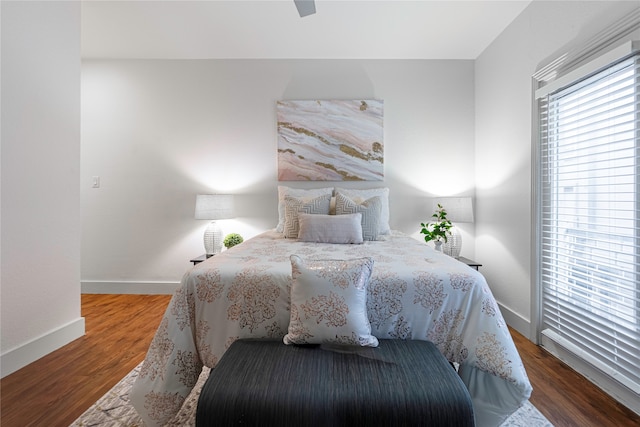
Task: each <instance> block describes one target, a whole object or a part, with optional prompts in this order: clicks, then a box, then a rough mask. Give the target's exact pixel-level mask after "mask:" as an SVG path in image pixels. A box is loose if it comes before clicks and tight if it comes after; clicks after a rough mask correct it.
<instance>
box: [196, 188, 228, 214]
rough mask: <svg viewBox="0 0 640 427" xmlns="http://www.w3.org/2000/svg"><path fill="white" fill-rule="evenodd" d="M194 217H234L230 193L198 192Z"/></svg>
mask: <svg viewBox="0 0 640 427" xmlns="http://www.w3.org/2000/svg"><path fill="white" fill-rule="evenodd" d="M195 217H196V219H212V220H216V219H229V218H233V217H234V203H233V195H232V194H198V195H197V197H196V213H195Z"/></svg>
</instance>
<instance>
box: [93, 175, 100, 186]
mask: <svg viewBox="0 0 640 427" xmlns="http://www.w3.org/2000/svg"><path fill="white" fill-rule="evenodd" d="M91 188H100V177H99V176H93V177H91Z"/></svg>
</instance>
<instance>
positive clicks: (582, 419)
mask: <svg viewBox="0 0 640 427" xmlns="http://www.w3.org/2000/svg"><path fill="white" fill-rule="evenodd" d="M169 299H170V296H168V295H82V315H83V316H84V317H85V322H86V331H87V333H86V335H85V336H84V337H82V338H79V339H77V340H75V341H73V342H72V343H70V344H68V345H66V346H65V347H63V348H61V349H59V350H57V351H55V352H53V353H52V354H49V355H47V356H45V357H43V358H42V359H40V360H38V361H36V362H34V363H32V364H30V365H29V366H26V367H25V368H23V369H21V370H19V371H17V372H15V373H13V374H11V375H8V376H7V377H5V378H3V379H2V380H1V381H0V388H1V400H0V410H1V412H2V415H1V420H0V425H2V427H26V426H47V427H55V426H61V427H67V426H69V424H71V423H72V422H73V421H74V420H75V419H76V418H77V417H78V416H80V415H81V414H82V413H83V412H84V411H85V410H86V409H87V408H89V406H91V405H92V404H93V403H94V402H95V401H96V400H98V398H100V397H101V396H102V395H103V394H104V393H106V392H107V391H108V390H109V389H110V388H111V387H113V386H114V385H115V384H116V383H117V382H118V381H119V380H120V379H121V378H122V377H124V376H125V375H126V374H127V373H128V372H129V371H130V370H131V369H133V368H134V367H135V366H136V365H137V364H138V363H139V362H140V361H141V360H142V359H143V358H144V355H145V354H146V351H147V348H148V346H149V343H150V342H151V339H152V338H153V334H154V333H155V330H156V328H157V326H158V324H159V323H160V320H161V318H162V315H163V314H164V311H165V308H166V306H167V304H168V302H169ZM512 335H513V337H514V341H515V343H516V346H517V347H518V350H519V352H520V355H521V357H522V360H523V362H524V364H525V367H526V369H527V373H528V375H529V379H530V380H531V383H532V385H533V388H534V391H533V394H532V396H531V402H532V403H533V404H534V405H535V406H536V407H537V408H538V409H539V410H540V412H542V413H543V414H544V415H545V416H546V417H547V418H548V419H549V421H551V422H552V423H553V424H554V425H555V426H556V427H573V426H576V427H577V426H580V427H627V426H629V427H631V426H640V416H638V415H635V414H634V413H633V412H631V411H629V410H628V409H626V408H624V407H623V406H621V405H619V404H617V403H616V402H615V401H614V400H613V399H611V398H610V397H609V396H607V395H606V394H605V393H603V392H601V391H600V390H599V389H598V388H596V387H595V386H593V385H592V384H591V383H590V382H588V381H587V380H586V379H584V378H583V377H582V376H580V375H578V374H577V373H575V372H574V371H573V370H571V369H570V368H568V367H567V366H566V365H564V364H563V363H562V362H560V361H559V360H557V359H556V358H554V357H553V356H551V355H549V354H548V353H546V352H545V351H544V350H542V349H541V348H539V347H537V346H535V345H534V344H532V343H531V342H530V341H528V340H527V339H525V338H524V337H523V336H522V335H520V334H518V333H517V332H515V331H512Z"/></svg>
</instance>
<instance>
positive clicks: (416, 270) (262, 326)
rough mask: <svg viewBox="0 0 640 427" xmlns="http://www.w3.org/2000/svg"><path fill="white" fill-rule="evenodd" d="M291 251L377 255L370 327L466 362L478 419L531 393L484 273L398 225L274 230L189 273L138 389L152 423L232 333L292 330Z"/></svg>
mask: <svg viewBox="0 0 640 427" xmlns="http://www.w3.org/2000/svg"><path fill="white" fill-rule="evenodd" d="M292 254H297V255H299V256H301V257H303V258H315V259H349V258H358V257H372V258H373V259H374V260H375V264H374V267H373V274H372V277H371V282H370V284H369V290H368V297H367V298H368V299H367V311H368V314H369V320H370V322H371V328H372V333H373V335H374V336H376V337H378V338H395V339H415V340H429V341H432V342H434V343H435V344H436V346H437V347H438V349H439V350H440V351H441V352H442V354H443V355H444V356H445V357H446V358H447V359H448V360H449V361H450V362H456V363H459V364H460V369H459V373H460V376H461V378H462V380H463V381H464V383H465V384H466V385H467V387H468V388H469V392H470V394H471V397H472V400H473V404H474V411H475V414H476V423H477V425H479V426H497V425H499V424H500V423H501V422H502V421H503V420H504V419H506V418H507V417H508V416H509V415H510V414H511V413H513V412H514V411H515V410H517V409H518V407H519V406H520V405H522V404H523V403H524V402H525V401H526V400H527V399H528V398H529V396H530V394H531V385H530V383H529V380H528V378H527V375H526V372H525V370H524V367H523V365H522V361H521V359H520V356H519V355H518V353H517V350H516V348H515V346H514V344H513V341H512V339H511V335H510V334H509V330H508V328H507V326H506V324H505V322H504V319H503V318H502V315H501V314H500V311H499V309H498V305H497V303H496V301H495V299H494V298H493V295H492V294H491V291H490V289H489V287H488V286H487V283H486V281H485V279H484V277H483V276H482V275H481V274H480V273H479V272H477V271H475V270H473V269H472V268H470V267H468V266H466V265H465V264H463V263H461V262H459V261H457V260H455V259H453V258H451V257H449V256H446V255H443V254H442V253H440V252H436V251H434V250H433V249H431V248H430V247H428V246H426V245H425V244H423V243H421V242H419V241H417V240H415V239H413V238H411V237H409V236H406V235H404V234H401V233H398V232H392V234H391V235H389V236H387V237H386V240H385V241H367V242H365V243H363V244H359V245H344V244H328V243H305V242H299V241H297V240H296V239H284V238H283V237H282V235H281V234H280V233H277V232H275V231H270V232H266V233H263V234H261V235H259V236H257V237H255V238H253V239H249V240H248V241H246V242H244V243H243V244H241V245H238V246H236V247H233V248H231V249H229V250H227V251H225V252H223V253H222V254H219V255H216V256H215V257H212V258H209V259H208V260H207V261H205V262H202V263H200V264H198V265H197V266H195V267H193V268H192V269H191V270H190V271H189V272H187V273H186V274H185V276H184V278H183V279H182V284H181V287H180V288H179V289H178V290H177V291H176V292H175V294H174V296H173V298H172V300H171V302H170V303H169V306H168V307H167V311H166V313H165V315H164V318H163V319H162V322H161V324H160V326H159V328H158V331H157V332H156V336H155V338H154V339H153V342H152V344H151V346H150V348H149V351H148V353H147V356H146V358H145V361H144V364H143V367H142V370H141V372H140V375H139V377H138V378H137V380H136V382H135V384H134V387H133V390H132V393H131V402H132V403H133V405H134V407H135V408H136V410H137V411H138V412H139V413H140V415H141V416H142V418H143V419H144V421H145V423H146V424H147V425H148V426H155V425H163V424H165V423H166V421H168V420H169V419H171V417H172V416H173V415H174V414H175V413H177V411H178V410H179V409H180V406H181V404H182V401H183V400H184V398H185V397H186V396H187V395H188V393H189V392H190V390H191V389H192V388H193V386H194V384H195V382H196V380H197V378H198V375H199V373H200V371H201V368H202V366H203V365H205V366H208V367H211V368H213V367H215V366H216V364H217V362H218V360H220V357H221V356H222V354H223V353H224V352H225V351H226V349H227V348H228V347H229V346H230V345H231V343H232V342H233V341H234V340H236V339H238V338H249V337H273V338H279V339H281V338H282V337H283V336H284V335H285V334H286V332H287V327H288V324H289V289H290V286H291V285H290V283H291V262H290V259H289V257H290V255H292ZM416 375H424V373H420V372H416ZM425 381H428V373H426V376H425Z"/></svg>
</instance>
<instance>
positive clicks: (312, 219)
mask: <svg viewBox="0 0 640 427" xmlns="http://www.w3.org/2000/svg"><path fill="white" fill-rule="evenodd" d="M298 222H299V223H300V231H299V232H298V240H302V241H303V242H317V243H362V214H361V213H354V214H348V215H313V214H306V213H298Z"/></svg>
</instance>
